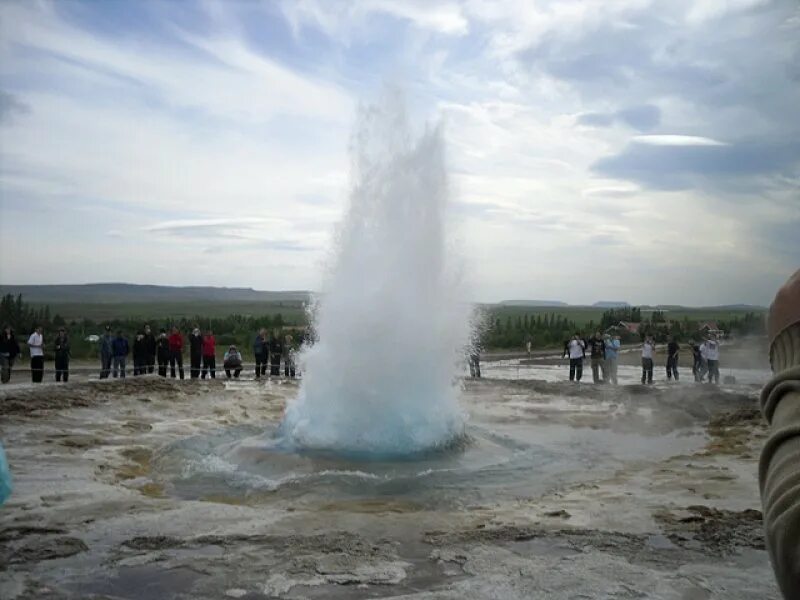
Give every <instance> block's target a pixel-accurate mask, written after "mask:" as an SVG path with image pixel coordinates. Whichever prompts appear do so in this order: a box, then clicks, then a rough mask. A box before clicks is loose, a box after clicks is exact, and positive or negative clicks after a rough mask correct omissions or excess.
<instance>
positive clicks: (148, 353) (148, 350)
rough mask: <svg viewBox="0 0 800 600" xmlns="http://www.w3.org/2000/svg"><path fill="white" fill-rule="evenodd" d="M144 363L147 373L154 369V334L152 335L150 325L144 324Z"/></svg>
mask: <svg viewBox="0 0 800 600" xmlns="http://www.w3.org/2000/svg"><path fill="white" fill-rule="evenodd" d="M144 364H145V368H146V369H147V372H148V373H152V372H153V371H155V365H156V336H154V335H153V332H152V331H151V329H150V325H145V326H144Z"/></svg>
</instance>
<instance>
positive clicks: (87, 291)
mask: <svg viewBox="0 0 800 600" xmlns="http://www.w3.org/2000/svg"><path fill="white" fill-rule="evenodd" d="M5 294H13V295H15V296H16V295H17V294H22V296H23V298H24V299H25V301H26V302H31V303H34V304H71V303H92V304H112V303H119V302H123V303H128V304H136V303H144V302H198V301H205V302H212V301H213V302H308V300H309V298H310V293H309V292H306V291H285V292H283V291H281V292H267V291H259V290H254V289H252V288H225V287H204V286H188V287H173V286H166V285H135V284H131V283H89V284H84V285H0V295H5Z"/></svg>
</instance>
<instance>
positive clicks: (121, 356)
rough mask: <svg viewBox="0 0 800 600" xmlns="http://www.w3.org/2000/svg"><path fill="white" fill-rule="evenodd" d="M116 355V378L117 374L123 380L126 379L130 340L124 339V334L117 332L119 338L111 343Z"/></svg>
mask: <svg viewBox="0 0 800 600" xmlns="http://www.w3.org/2000/svg"><path fill="white" fill-rule="evenodd" d="M111 348H112V350H113V355H114V378H116V377H117V372H119V376H120V377H121V378H122V379H125V357H127V356H128V340H126V339H125V338H124V337H122V332H121V331H117V337H115V338H114V341H113V342H111Z"/></svg>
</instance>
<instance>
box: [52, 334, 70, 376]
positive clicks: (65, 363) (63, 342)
mask: <svg viewBox="0 0 800 600" xmlns="http://www.w3.org/2000/svg"><path fill="white" fill-rule="evenodd" d="M53 350H54V351H55V358H56V381H61V380H62V379H63V381H64V383H67V381H69V358H70V351H69V338H68V337H67V332H66V330H65V329H64V328H63V327H61V328H59V330H58V335H57V336H56V341H55V342H54V343H53Z"/></svg>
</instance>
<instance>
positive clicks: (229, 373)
mask: <svg viewBox="0 0 800 600" xmlns="http://www.w3.org/2000/svg"><path fill="white" fill-rule="evenodd" d="M241 372H242V368H241V367H236V368H235V369H234V370H233V376H234V377H239V373H241ZM225 375H226V376H227V378H228V379H230V378H231V370H230V369H225Z"/></svg>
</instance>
